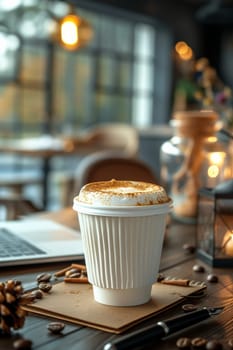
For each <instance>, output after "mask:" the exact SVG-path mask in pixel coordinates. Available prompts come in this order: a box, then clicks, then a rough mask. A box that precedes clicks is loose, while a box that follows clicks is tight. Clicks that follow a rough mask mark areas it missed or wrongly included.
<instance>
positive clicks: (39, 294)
mask: <svg viewBox="0 0 233 350" xmlns="http://www.w3.org/2000/svg"><path fill="white" fill-rule="evenodd" d="M32 295H33V296H34V297H35V299H42V298H43V293H42V292H41V290H39V289H36V290H33V291H32Z"/></svg>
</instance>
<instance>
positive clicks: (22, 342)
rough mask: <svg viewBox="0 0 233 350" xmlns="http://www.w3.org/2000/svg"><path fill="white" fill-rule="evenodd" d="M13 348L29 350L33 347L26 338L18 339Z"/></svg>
mask: <svg viewBox="0 0 233 350" xmlns="http://www.w3.org/2000/svg"><path fill="white" fill-rule="evenodd" d="M13 347H14V349H17V350H29V349H31V347H32V341H31V340H29V339H24V338H21V339H17V340H15V341H14V343H13Z"/></svg>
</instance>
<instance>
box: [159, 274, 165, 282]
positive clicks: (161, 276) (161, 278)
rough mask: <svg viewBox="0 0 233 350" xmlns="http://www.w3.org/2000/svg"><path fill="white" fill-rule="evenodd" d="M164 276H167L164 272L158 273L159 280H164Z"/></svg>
mask: <svg viewBox="0 0 233 350" xmlns="http://www.w3.org/2000/svg"><path fill="white" fill-rule="evenodd" d="M164 278H165V276H164V275H163V274H162V273H159V274H158V277H157V282H161V281H163V280H164Z"/></svg>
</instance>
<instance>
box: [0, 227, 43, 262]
mask: <svg viewBox="0 0 233 350" xmlns="http://www.w3.org/2000/svg"><path fill="white" fill-rule="evenodd" d="M38 254H46V253H45V252H44V251H43V250H41V249H39V248H37V247H35V246H33V245H32V244H30V243H28V242H27V241H25V240H24V239H22V238H20V237H18V236H16V235H14V234H13V233H12V232H10V231H9V230H7V229H5V228H0V258H7V257H18V256H25V255H28V256H29V255H30V256H31V255H38Z"/></svg>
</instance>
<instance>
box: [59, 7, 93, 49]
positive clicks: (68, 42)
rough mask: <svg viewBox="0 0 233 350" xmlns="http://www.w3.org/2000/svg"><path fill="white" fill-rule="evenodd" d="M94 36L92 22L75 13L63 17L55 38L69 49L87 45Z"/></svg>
mask: <svg viewBox="0 0 233 350" xmlns="http://www.w3.org/2000/svg"><path fill="white" fill-rule="evenodd" d="M92 37H93V29H92V27H91V26H90V24H89V23H88V22H87V21H86V20H85V19H84V18H82V17H79V16H78V15H77V14H75V13H73V12H72V13H70V14H68V15H66V16H65V17H63V18H62V19H61V20H60V21H59V22H58V24H57V30H56V31H55V35H54V39H55V40H56V41H57V42H58V43H59V44H60V45H61V46H62V47H64V48H65V49H67V50H77V49H78V48H80V47H82V46H85V45H86V44H88V42H89V41H90V40H91V39H92Z"/></svg>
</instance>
